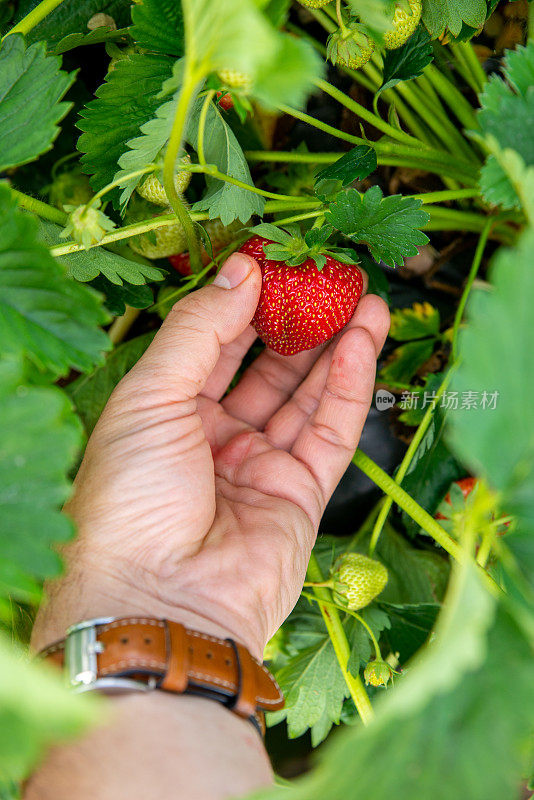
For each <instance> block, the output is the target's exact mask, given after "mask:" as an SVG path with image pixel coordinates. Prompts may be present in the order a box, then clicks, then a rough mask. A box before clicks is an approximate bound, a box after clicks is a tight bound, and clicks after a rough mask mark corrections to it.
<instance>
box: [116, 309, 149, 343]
mask: <svg viewBox="0 0 534 800" xmlns="http://www.w3.org/2000/svg"><path fill="white" fill-rule="evenodd" d="M140 313H141V309H139V308H132V307H131V306H126V310H125V312H124V314H123V315H122V316H121V317H117V319H116V320H115V321H114V323H113V325H111V327H110V328H109V330H108V336H109V338H110V339H111V341H112V342H113V344H114V345H117V344H119V343H120V342H122V341H123V339H124V337H125V336H126V334H127V333H128V331H129V330H130V328H131V327H132V325H133V324H134V322H135V320H136V319H137V317H138V316H139V314H140Z"/></svg>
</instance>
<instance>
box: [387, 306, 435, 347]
mask: <svg viewBox="0 0 534 800" xmlns="http://www.w3.org/2000/svg"><path fill="white" fill-rule="evenodd" d="M439 328H440V316H439V311H438V309H437V308H434V306H432V305H431V304H430V303H428V302H424V303H414V304H413V306H412V307H411V308H396V309H395V310H394V311H392V313H391V327H390V330H389V335H390V336H391V338H392V339H396V340H397V341H398V342H406V341H410V340H411V339H422V338H423V337H427V336H437V335H438V333H439Z"/></svg>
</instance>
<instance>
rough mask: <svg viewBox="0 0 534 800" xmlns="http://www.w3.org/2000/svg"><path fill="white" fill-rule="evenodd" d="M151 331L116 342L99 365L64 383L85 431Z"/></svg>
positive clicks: (98, 415)
mask: <svg viewBox="0 0 534 800" xmlns="http://www.w3.org/2000/svg"><path fill="white" fill-rule="evenodd" d="M154 335H155V333H154V332H153V331H151V332H150V333H145V334H143V335H142V336H138V337H136V338H135V339H130V340H129V341H128V342H125V343H124V344H121V345H119V346H118V347H117V348H115V350H114V351H113V352H112V353H111V354H110V355H109V356H108V357H107V359H106V363H105V364H104V365H103V366H102V367H99V368H98V369H96V370H95V371H94V372H93V373H91V374H90V375H80V377H79V378H77V379H76V380H75V381H73V382H72V383H70V384H69V385H68V386H67V387H66V391H67V392H68V394H69V396H70V397H71V399H72V402H73V403H74V407H75V409H76V411H77V413H78V415H79V416H80V418H81V420H82V422H83V424H84V427H85V430H86V432H87V434H88V435H89V434H90V433H91V432H92V430H93V428H94V427H95V425H96V423H97V421H98V418H99V417H100V414H101V413H102V411H103V410H104V406H105V405H106V403H107V401H108V400H109V397H110V395H111V392H112V391H113V389H114V388H115V386H116V385H117V384H118V382H119V381H120V380H121V378H123V377H124V376H125V375H126V373H127V372H128V371H129V370H130V369H131V368H132V367H133V366H134V364H136V363H137V361H138V360H139V359H140V358H141V356H142V355H143V353H144V352H145V350H146V348H147V347H148V345H149V344H150V342H151V341H152V339H153V338H154Z"/></svg>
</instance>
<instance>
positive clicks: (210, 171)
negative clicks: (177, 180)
mask: <svg viewBox="0 0 534 800" xmlns="http://www.w3.org/2000/svg"><path fill="white" fill-rule="evenodd" d="M190 171H191V172H202V173H204V174H205V175H209V176H210V177H211V178H215V179H216V180H219V181H224V182H225V183H231V184H232V186H239V188H240V189H246V190H247V191H248V192H252V193H253V194H259V195H261V196H262V197H268V198H269V199H270V200H289V201H292V202H294V203H298V201H299V197H295V196H294V195H290V194H276V193H275V192H268V191H266V190H265V189H258V187H257V186H252V184H250V183H245V182H244V181H240V180H238V179H237V178H233V177H232V176H231V175H225V173H224V172H221V171H220V170H219V169H218V168H217V167H216V166H215V165H214V164H206V165H205V166H204V167H195V166H193V167H192V168H191V170H190ZM303 200H305V201H306V202H307V200H308V198H303ZM316 203H317V205H320V201H319V200H317V201H316Z"/></svg>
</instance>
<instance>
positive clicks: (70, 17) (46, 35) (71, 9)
mask: <svg viewBox="0 0 534 800" xmlns="http://www.w3.org/2000/svg"><path fill="white" fill-rule="evenodd" d="M40 2H41V0H21V2H19V3H18V7H17V14H16V15H15V18H14V20H13V22H14V23H15V22H20V20H21V19H22V18H23V17H25V16H26V14H29V12H30V11H33V9H34V8H35V7H36V6H38V5H39V3H40ZM129 12H130V9H129V4H128V3H126V2H125V0H64V2H63V3H61V5H60V6H58V7H57V8H55V9H53V11H51V12H50V13H49V14H47V15H46V17H45V18H44V19H43V20H41V22H39V23H38V24H37V25H36V26H35V27H34V28H32V30H31V31H30V32H29V33H28V35H27V37H26V38H27V40H28V41H29V42H35V41H41V40H44V41H46V42H47V44H48V47H49V48H52V47H53V46H54V44H56V43H57V42H59V41H60V40H61V39H62V38H63V37H65V36H67V35H68V34H70V33H81V32H83V31H85V32H87V23H88V22H89V20H90V19H91V17H93V16H94V15H95V14H99V13H104V14H107V15H108V16H110V17H112V18H113V20H114V21H115V23H116V25H117V27H118V28H122V27H124V26H125V25H128V24H129V22H130V13H129Z"/></svg>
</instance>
